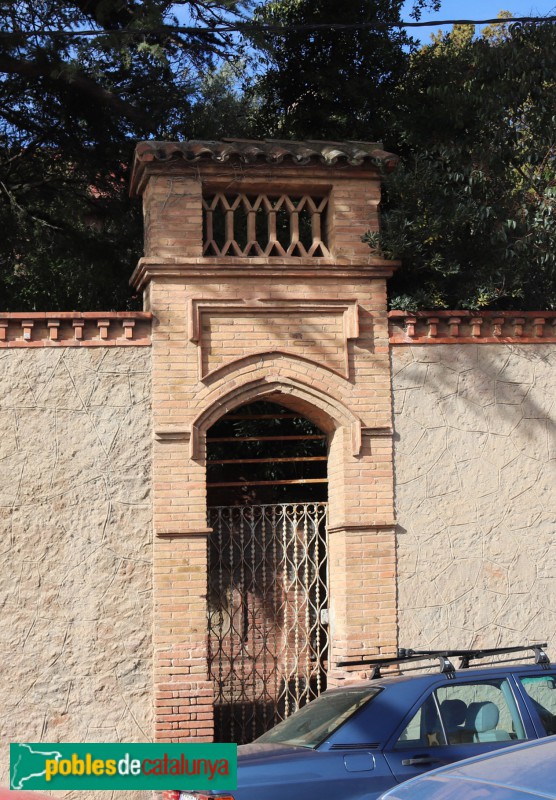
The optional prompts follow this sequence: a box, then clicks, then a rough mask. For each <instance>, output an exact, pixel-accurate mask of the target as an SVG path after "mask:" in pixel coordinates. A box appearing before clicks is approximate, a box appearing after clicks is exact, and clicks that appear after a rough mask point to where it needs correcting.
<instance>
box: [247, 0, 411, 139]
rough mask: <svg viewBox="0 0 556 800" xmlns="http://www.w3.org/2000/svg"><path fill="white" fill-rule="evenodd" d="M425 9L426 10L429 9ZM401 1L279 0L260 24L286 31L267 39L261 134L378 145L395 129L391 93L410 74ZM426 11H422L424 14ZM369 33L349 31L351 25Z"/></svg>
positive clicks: (259, 87)
mask: <svg viewBox="0 0 556 800" xmlns="http://www.w3.org/2000/svg"><path fill="white" fill-rule="evenodd" d="M422 5H424V4H422ZM401 6H402V3H401V2H399V1H398V0H394V2H392V0H376V2H373V3H368V2H364V0H344V2H342V3H338V2H337V0H271V2H268V3H265V4H264V5H259V6H258V7H257V9H256V13H255V18H256V19H257V20H258V21H260V22H264V23H268V24H271V25H281V26H309V25H314V24H319V23H320V24H322V23H326V27H324V28H320V29H318V30H307V29H301V30H296V29H293V28H291V27H290V28H289V29H288V30H286V31H280V32H275V33H268V34H265V36H264V38H263V40H262V41H263V43H264V44H265V46H266V47H267V49H268V50H267V52H268V61H267V62H264V63H263V64H262V67H261V68H262V69H263V74H262V76H261V77H260V79H259V80H258V82H257V83H256V84H255V92H256V94H257V96H258V98H259V101H260V109H259V114H258V119H257V125H256V132H257V133H258V135H260V136H268V135H271V136H283V137H291V138H298V139H303V138H312V139H371V140H372V139H376V138H380V137H382V136H383V135H384V133H385V131H386V128H387V121H388V116H389V115H388V109H389V107H390V105H391V93H392V91H393V90H394V89H395V87H396V86H397V85H398V83H399V81H400V79H401V77H402V76H403V74H404V72H405V70H406V66H407V60H408V57H409V55H408V48H409V45H410V40H409V38H408V37H407V35H406V33H405V32H404V30H403V29H402V28H397V27H395V25H396V23H397V22H399V20H400V11H401ZM416 13H418V10H417V12H416ZM346 21H349V22H352V23H353V22H356V23H364V24H366V25H368V26H369V27H366V28H361V29H355V30H354V29H350V30H342V29H341V28H335V27H334V26H335V25H339V24H340V25H341V23H343V22H346Z"/></svg>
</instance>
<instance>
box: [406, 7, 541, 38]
mask: <svg viewBox="0 0 556 800" xmlns="http://www.w3.org/2000/svg"><path fill="white" fill-rule="evenodd" d="M411 6H412V3H411V2H408V3H407V4H406V11H405V13H404V15H403V19H409V13H410V10H411ZM502 10H504V11H511V13H512V14H513V15H514V17H529V16H533V17H545V16H552V15H556V0H444V2H443V3H442V5H441V7H440V11H426V12H424V13H423V15H422V17H421V21H422V22H424V21H426V20H429V19H430V20H433V19H439V20H440V19H494V18H496V17H497V16H498V12H499V11H502ZM481 27H484V26H478V28H479V29H480V28H481ZM450 29H451V25H448V26H446V27H444V28H442V30H445V31H449V30H450ZM438 30H439V26H438V25H434V26H433V27H431V28H411V29H410V30H409V33H410V34H411V35H412V36H413V37H414V38H415V39H419V40H421V41H422V42H424V43H427V42H429V41H430V35H431V33H435V32H436V31H438Z"/></svg>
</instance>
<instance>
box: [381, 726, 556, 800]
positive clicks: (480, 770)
mask: <svg viewBox="0 0 556 800" xmlns="http://www.w3.org/2000/svg"><path fill="white" fill-rule="evenodd" d="M462 797H465V798H467V799H468V800H473V798H477V800H478V798H480V800H534V798H542V799H543V800H556V738H554V737H550V738H548V739H543V740H541V741H538V742H524V743H523V744H516V745H515V746H514V747H509V748H506V749H505V750H504V751H503V752H502V753H485V754H484V755H481V756H475V758H470V759H466V760H465V761H461V762H460V763H459V764H456V765H455V766H447V767H440V769H434V770H433V771H432V772H429V774H428V775H420V776H419V777H418V778H414V779H413V780H411V781H407V782H406V783H404V784H402V785H401V786H397V787H395V788H394V789H390V791H389V792H386V794H384V795H382V797H381V800H461V798H462Z"/></svg>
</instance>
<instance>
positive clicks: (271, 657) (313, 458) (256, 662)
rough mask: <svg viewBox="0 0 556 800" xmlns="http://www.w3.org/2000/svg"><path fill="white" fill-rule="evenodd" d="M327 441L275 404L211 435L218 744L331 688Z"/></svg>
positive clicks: (229, 418)
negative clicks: (328, 673)
mask: <svg viewBox="0 0 556 800" xmlns="http://www.w3.org/2000/svg"><path fill="white" fill-rule="evenodd" d="M327 499H328V489H327V437H326V434H325V433H324V432H323V431H322V430H320V429H319V428H318V427H317V426H316V425H314V424H313V423H312V422H310V421H309V420H308V419H307V418H306V417H303V416H301V415H300V414H298V413H296V412H295V411H292V410H291V409H289V408H286V407H284V406H281V405H279V404H277V403H270V402H261V401H259V402H254V403H250V404H248V405H244V406H242V407H240V408H237V409H235V410H234V411H233V412H231V413H228V414H226V415H225V416H223V417H221V418H220V420H219V421H218V422H217V423H216V424H215V425H213V426H212V428H210V429H209V430H208V431H207V505H208V524H209V527H211V528H212V531H213V532H212V534H211V535H210V538H209V579H208V580H209V587H208V609H209V672H210V676H211V679H212V681H213V684H214V693H215V706H214V717H215V720H214V722H215V741H234V742H237V743H239V744H242V743H245V742H249V741H252V740H253V739H255V738H256V737H257V736H259V735H260V734H261V733H263V732H264V731H265V730H267V729H268V728H270V727H272V726H273V725H275V724H276V723H277V722H279V721H280V720H281V719H284V718H285V717H287V716H289V715H290V714H291V713H293V711H295V710H297V709H298V708H300V707H301V706H302V705H305V703H307V702H309V701H310V700H312V699H314V698H315V697H317V696H318V695H319V694H320V693H321V692H322V691H324V689H325V688H326V669H327V660H328V645H329V638H328V563H327V550H328V548H327V514H328V506H327Z"/></svg>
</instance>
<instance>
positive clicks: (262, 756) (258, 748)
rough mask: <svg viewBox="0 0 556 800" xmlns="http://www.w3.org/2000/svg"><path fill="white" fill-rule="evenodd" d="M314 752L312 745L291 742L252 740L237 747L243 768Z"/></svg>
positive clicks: (238, 757)
mask: <svg viewBox="0 0 556 800" xmlns="http://www.w3.org/2000/svg"><path fill="white" fill-rule="evenodd" d="M312 752H314V751H313V750H311V748H310V747H299V746H294V745H291V744H278V743H274V742H273V743H272V744H270V743H268V744H267V743H266V742H264V743H263V742H261V743H260V744H258V743H257V742H252V743H251V744H242V745H240V746H239V747H238V748H237V761H238V765H239V764H241V768H242V769H243V768H244V767H246V766H249V765H250V764H257V763H258V762H259V761H264V762H265V763H269V762H270V761H272V762H274V761H276V762H279V761H290V760H292V759H293V760H296V759H298V758H302V757H304V756H307V755H308V754H309V753H312Z"/></svg>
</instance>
